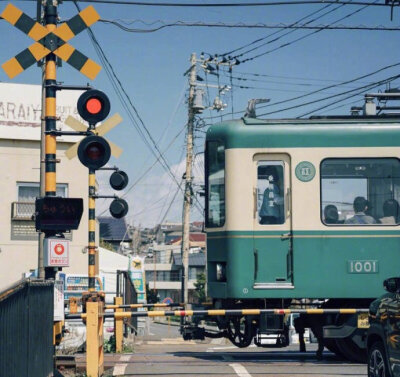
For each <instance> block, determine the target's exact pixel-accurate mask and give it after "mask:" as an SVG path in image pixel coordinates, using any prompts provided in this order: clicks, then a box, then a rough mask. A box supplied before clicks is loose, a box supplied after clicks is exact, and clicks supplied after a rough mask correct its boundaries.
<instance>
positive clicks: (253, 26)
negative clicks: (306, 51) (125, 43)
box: [99, 19, 400, 56]
mask: <svg viewBox="0 0 400 377" xmlns="http://www.w3.org/2000/svg"><path fill="white" fill-rule="evenodd" d="M99 22H103V23H105V24H112V25H114V26H117V27H118V28H120V29H121V30H123V31H126V32H129V33H154V32H156V31H159V30H162V29H165V28H169V27H176V26H177V27H182V26H183V27H211V28H231V29H233V28H235V29H285V30H286V29H294V30H319V29H324V30H364V31H400V27H386V26H383V25H376V26H368V25H354V26H353V25H337V26H330V25H323V24H320V25H307V24H298V25H293V24H284V23H279V24H271V25H268V24H263V23H257V24H244V23H241V22H240V23H236V24H229V23H224V22H203V21H197V22H189V21H175V22H171V23H164V24H163V25H161V26H159V27H157V28H153V29H138V28H129V27H127V26H124V25H123V24H122V23H121V22H119V21H117V20H107V19H101V20H99ZM161 22H163V21H161ZM271 35H272V34H270V36H271ZM285 35H286V34H285ZM261 40H262V39H258V40H257V41H258V42H259V41H261ZM277 40H278V39H274V40H273V41H271V42H268V43H272V42H275V41H277ZM260 47H261V46H258V47H256V48H260ZM242 48H244V47H239V48H238V49H236V50H239V49H242ZM256 48H255V49H256ZM232 51H235V50H232ZM227 54H229V53H224V54H222V56H225V55H227ZM238 56H240V55H238Z"/></svg>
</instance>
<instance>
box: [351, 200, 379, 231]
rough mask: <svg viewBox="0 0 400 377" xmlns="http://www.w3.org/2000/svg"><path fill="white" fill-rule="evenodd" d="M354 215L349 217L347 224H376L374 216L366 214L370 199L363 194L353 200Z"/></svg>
mask: <svg viewBox="0 0 400 377" xmlns="http://www.w3.org/2000/svg"><path fill="white" fill-rule="evenodd" d="M353 208H354V212H355V213H354V216H353V217H351V218H350V219H347V220H346V221H345V222H344V223H345V224H353V225H366V224H376V221H375V219H374V218H373V217H372V216H368V215H366V214H365V211H367V210H368V201H367V199H365V198H364V197H362V196H357V197H356V198H355V199H354V202H353Z"/></svg>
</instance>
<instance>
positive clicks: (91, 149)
mask: <svg viewBox="0 0 400 377" xmlns="http://www.w3.org/2000/svg"><path fill="white" fill-rule="evenodd" d="M110 157H111V148H110V145H109V144H108V142H107V140H106V139H104V138H103V137H101V136H96V135H90V136H86V137H85V138H84V139H83V140H82V141H81V142H80V144H79V147H78V158H79V161H80V162H81V163H82V164H83V165H85V166H86V167H87V168H89V169H93V170H97V169H100V168H101V167H103V166H104V165H105V164H106V163H107V162H108V160H109V159H110Z"/></svg>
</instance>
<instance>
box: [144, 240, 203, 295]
mask: <svg viewBox="0 0 400 377" xmlns="http://www.w3.org/2000/svg"><path fill="white" fill-rule="evenodd" d="M205 266H206V257H205V253H204V252H197V253H191V254H189V274H188V275H189V276H188V278H189V281H188V289H189V301H190V302H194V301H196V299H195V296H194V290H195V286H194V283H195V282H196V280H197V278H198V275H199V274H200V273H204V272H205ZM144 268H145V271H146V283H147V284H148V286H149V289H151V290H153V289H154V290H156V291H157V294H158V296H159V300H160V301H163V300H164V299H166V298H170V299H172V300H173V301H174V302H179V301H180V297H181V293H180V292H181V270H182V258H181V246H179V245H153V246H152V247H151V248H149V251H148V256H147V257H146V259H145V264H144Z"/></svg>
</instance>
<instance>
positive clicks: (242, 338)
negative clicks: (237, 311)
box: [228, 317, 253, 348]
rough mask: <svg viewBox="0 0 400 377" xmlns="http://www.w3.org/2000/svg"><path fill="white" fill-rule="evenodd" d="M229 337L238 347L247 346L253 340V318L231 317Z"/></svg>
mask: <svg viewBox="0 0 400 377" xmlns="http://www.w3.org/2000/svg"><path fill="white" fill-rule="evenodd" d="M228 339H229V340H230V341H231V342H232V344H234V345H235V346H236V347H239V348H245V347H248V346H249V345H250V344H251V341H252V340H253V331H252V325H251V319H250V318H249V317H231V318H229V322H228Z"/></svg>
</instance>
